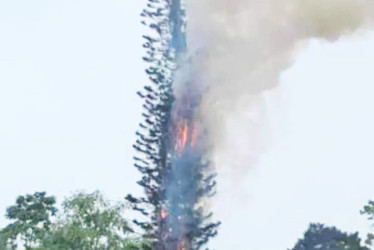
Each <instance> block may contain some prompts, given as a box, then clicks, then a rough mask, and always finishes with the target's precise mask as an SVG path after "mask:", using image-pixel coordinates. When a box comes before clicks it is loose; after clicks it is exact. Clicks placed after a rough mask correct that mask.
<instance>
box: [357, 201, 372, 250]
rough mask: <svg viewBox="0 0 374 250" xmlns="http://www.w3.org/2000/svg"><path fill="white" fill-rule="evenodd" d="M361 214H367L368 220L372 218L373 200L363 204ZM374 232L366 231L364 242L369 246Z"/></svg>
mask: <svg viewBox="0 0 374 250" xmlns="http://www.w3.org/2000/svg"><path fill="white" fill-rule="evenodd" d="M360 213H361V214H363V215H366V216H368V220H373V219H374V201H369V203H368V205H366V206H364V209H363V210H361V211H360ZM373 240H374V234H371V233H368V234H367V236H366V240H365V243H366V244H367V245H369V246H372V245H373Z"/></svg>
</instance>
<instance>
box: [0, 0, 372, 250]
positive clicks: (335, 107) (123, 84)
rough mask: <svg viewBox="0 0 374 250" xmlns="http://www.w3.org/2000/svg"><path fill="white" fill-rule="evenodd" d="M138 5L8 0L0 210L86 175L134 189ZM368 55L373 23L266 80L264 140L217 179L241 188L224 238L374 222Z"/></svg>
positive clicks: (249, 240) (2, 4) (230, 241)
mask: <svg viewBox="0 0 374 250" xmlns="http://www.w3.org/2000/svg"><path fill="white" fill-rule="evenodd" d="M143 6H144V1H140V0H136V1H128V0H117V1H115V0H107V1H98V0H79V1H78V0H64V1H52V0H44V1H43V0H38V1H26V0H23V1H21V0H19V1H10V0H7V1H0V167H1V170H2V171H1V175H0V176H1V180H0V190H1V193H0V194H1V195H0V215H1V214H4V213H5V207H6V206H8V205H10V204H12V203H13V202H14V200H15V198H16V196H17V195H20V194H25V193H33V192H35V191H43V190H45V191H47V192H48V193H49V194H53V195H56V196H57V197H58V199H59V201H61V199H62V198H63V197H64V196H67V195H69V194H70V193H71V192H73V191H75V190H79V189H84V190H88V191H92V190H96V189H99V190H102V191H103V192H104V193H105V194H106V195H107V196H108V197H109V198H111V199H117V200H119V199H121V198H122V197H124V196H125V195H126V194H127V193H129V192H138V188H137V187H136V184H135V182H136V180H137V179H138V178H139V176H138V174H137V173H136V171H135V169H134V168H133V167H132V159H131V158H132V153H133V151H132V148H131V145H132V143H133V142H134V132H135V130H136V128H137V124H138V121H139V117H140V111H141V110H140V106H141V105H140V102H139V100H138V98H137V96H136V94H135V92H136V91H137V90H138V89H140V88H141V86H142V84H143V83H145V82H146V76H145V74H144V73H143V72H144V71H143V68H144V65H143V63H142V61H141V55H142V54H143V50H142V48H141V44H142V39H141V34H142V33H144V30H142V26H141V25H140V24H139V21H140V19H139V13H140V10H141V8H142V7H143ZM372 65H374V33H365V34H358V35H357V36H355V37H353V38H352V37H351V38H344V39H341V40H339V41H337V42H335V43H333V44H331V43H326V42H321V41H311V42H310V43H309V44H307V45H306V46H305V48H303V49H301V50H300V51H299V52H298V53H295V63H294V66H292V67H291V68H290V69H288V70H287V71H286V72H284V73H283V74H282V78H281V85H280V87H279V88H277V89H275V90H272V91H269V92H267V93H265V95H266V97H267V98H266V100H267V103H266V104H267V111H268V125H267V126H268V127H267V128H266V131H267V132H268V133H269V136H268V138H269V142H268V146H267V150H266V151H265V152H264V153H263V155H262V156H261V157H260V161H259V162H258V164H257V165H256V166H248V168H249V170H248V173H247V176H245V177H243V178H242V180H241V184H239V185H240V186H239V188H231V187H222V186H221V187H220V189H219V191H221V192H227V193H228V195H232V194H231V193H230V192H232V191H233V190H237V189H239V190H240V191H241V192H240V194H236V195H234V198H233V205H232V206H231V207H229V208H228V209H227V211H226V212H225V214H222V210H221V212H220V213H221V214H218V215H217V216H220V217H222V218H226V219H225V220H224V223H225V224H223V226H222V230H221V231H220V236H219V237H218V238H217V239H215V241H214V245H215V246H216V247H215V248H216V250H228V249H235V250H248V249H260V250H262V249H264V250H273V249H274V250H277V249H286V248H287V247H291V246H292V245H293V244H294V242H296V240H297V238H298V237H301V236H302V233H303V231H305V230H306V228H307V225H308V223H309V222H325V223H327V224H329V225H336V226H337V227H339V228H341V229H342V230H347V231H356V230H359V229H360V230H362V232H364V231H365V230H366V229H367V228H368V226H369V223H368V222H367V221H366V220H365V218H364V217H362V216H360V215H359V210H360V209H361V207H362V206H363V205H365V203H366V202H367V200H368V199H371V198H373V199H374V192H373V190H374V181H373V176H374V168H373V166H374V158H373V155H374V154H373V152H372V150H373V139H374V132H373V129H372V128H373V127H374V118H373V116H372V114H373V112H372V109H373V107H374V99H373V97H372V93H373V91H374V86H373V84H372V83H373V81H374V73H373V66H372ZM226 188H227V189H226ZM243 208H244V209H243ZM227 218H229V219H227ZM5 223H6V222H5V221H4V218H3V216H0V225H4V224H5ZM233 226H235V227H240V228H242V230H235V231H233V230H230V229H231V228H232V227H233ZM238 231H239V232H238Z"/></svg>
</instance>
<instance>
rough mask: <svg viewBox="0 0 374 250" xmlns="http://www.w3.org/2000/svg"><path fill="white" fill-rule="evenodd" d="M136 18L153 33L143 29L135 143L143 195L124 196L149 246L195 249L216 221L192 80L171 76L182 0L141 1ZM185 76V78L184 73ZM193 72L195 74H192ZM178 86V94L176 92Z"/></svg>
mask: <svg viewBox="0 0 374 250" xmlns="http://www.w3.org/2000/svg"><path fill="white" fill-rule="evenodd" d="M141 15H142V16H143V17H144V18H145V20H144V21H143V22H142V23H143V24H144V25H147V26H148V27H150V28H151V30H152V32H153V35H152V36H144V39H145V43H144V44H143V47H144V48H145V49H146V54H147V55H146V56H145V57H144V58H143V59H144V61H146V62H147V63H149V67H148V68H147V70H146V73H147V74H148V75H149V79H150V80H151V85H150V86H145V87H144V91H142V92H138V95H139V96H140V97H141V98H143V99H144V104H143V107H144V112H143V114H142V115H143V117H144V122H142V123H140V125H139V126H140V128H141V131H140V132H137V133H136V134H137V136H138V139H137V140H136V143H135V145H134V148H135V149H136V151H137V152H138V153H139V155H137V156H136V157H134V160H135V167H136V168H137V169H138V170H139V171H140V172H141V173H142V179H141V180H140V181H139V182H138V184H139V185H140V186H142V187H143V188H144V191H145V197H142V198H135V197H133V196H131V195H128V196H127V197H126V199H127V200H128V201H130V202H131V203H132V205H133V209H134V210H137V211H139V212H141V213H142V214H143V215H144V216H146V218H148V219H145V221H141V222H140V221H138V220H135V221H134V222H135V223H136V224H137V225H139V226H140V227H142V228H143V229H144V230H145V232H146V233H145V237H147V238H148V239H149V240H150V241H151V243H152V247H153V248H154V249H156V250H195V249H196V250H197V249H201V248H202V246H203V245H205V244H206V243H207V242H208V240H209V238H211V237H213V236H215V235H216V234H217V227H218V225H219V223H213V222H211V216H212V213H209V212H207V211H206V209H205V208H204V201H205V200H206V199H207V198H209V197H210V196H212V195H214V187H215V181H214V177H215V175H214V173H212V171H211V168H210V164H209V161H208V160H207V159H206V153H205V152H206V147H207V145H206V143H205V141H206V140H204V139H205V137H206V131H205V130H204V128H203V126H202V124H201V123H200V122H199V119H198V112H199V104H200V97H201V96H200V95H201V93H200V92H199V91H196V89H198V88H196V87H197V84H198V83H197V80H190V79H188V80H185V81H183V82H181V81H179V80H178V81H176V80H175V79H176V77H175V75H176V72H177V71H178V70H181V69H182V68H183V65H182V64H183V57H184V55H185V54H186V51H187V45H186V37H185V25H186V23H185V8H184V6H183V3H182V2H181V0H148V4H147V7H146V9H144V11H143V13H142V14H141ZM191 79H192V78H191ZM196 79H197V78H196ZM175 85H178V95H176V94H175V92H176V91H175Z"/></svg>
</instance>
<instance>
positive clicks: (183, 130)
mask: <svg viewBox="0 0 374 250" xmlns="http://www.w3.org/2000/svg"><path fill="white" fill-rule="evenodd" d="M188 132H189V131H188V126H187V123H186V122H183V123H182V124H181V125H180V126H179V127H178V134H177V145H176V149H177V151H178V152H179V153H181V152H182V151H183V150H184V148H185V147H186V145H187V141H188Z"/></svg>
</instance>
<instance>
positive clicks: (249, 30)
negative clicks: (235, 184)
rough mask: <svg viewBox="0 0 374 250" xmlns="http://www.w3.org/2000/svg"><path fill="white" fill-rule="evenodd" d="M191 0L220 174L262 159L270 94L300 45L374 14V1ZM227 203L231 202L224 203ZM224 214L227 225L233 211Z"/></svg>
mask: <svg viewBox="0 0 374 250" xmlns="http://www.w3.org/2000/svg"><path fill="white" fill-rule="evenodd" d="M186 4H187V15H188V26H187V34H188V44H189V50H190V51H194V53H195V55H194V58H195V59H193V64H194V66H195V67H196V68H197V71H198V75H199V78H200V79H201V80H202V82H203V83H204V84H206V87H207V92H206V93H205V94H204V96H203V102H202V110H201V117H202V119H203V121H204V123H205V124H206V125H207V127H208V130H209V133H210V135H211V145H213V152H212V154H213V155H212V159H213V162H214V165H215V166H216V167H217V171H218V175H219V177H218V180H219V181H221V180H223V179H225V178H226V177H227V178H226V181H227V179H230V178H232V177H233V176H243V175H242V174H243V173H245V172H246V171H248V169H250V168H251V167H253V166H254V165H255V162H256V159H257V157H258V156H259V154H260V153H261V150H262V148H263V146H264V136H262V134H263V131H262V130H261V129H260V128H261V127H262V126H263V125H264V120H265V119H264V117H266V115H265V113H264V108H263V105H262V102H263V101H262V95H263V93H264V92H265V91H266V90H269V89H272V88H275V87H276V86H277V84H278V79H279V76H280V74H281V72H282V71H283V70H285V69H286V68H288V67H289V66H290V65H291V64H292V58H293V55H294V54H295V51H296V50H297V49H299V48H300V47H302V45H303V44H304V42H305V41H308V39H310V38H320V39H324V40H328V41H334V40H336V39H338V38H340V37H342V36H349V35H352V34H357V33H358V32H360V31H362V30H367V29H369V28H370V27H371V25H372V23H373V19H374V1H373V0H188V1H186ZM238 173H240V174H238ZM235 181H236V180H235ZM221 185H222V184H221ZM218 189H219V193H220V192H227V193H228V192H233V190H222V189H221V188H220V184H218ZM238 189H239V188H238ZM220 197H221V198H220ZM222 197H224V198H225V199H227V198H228V197H230V195H225V194H219V196H218V199H222ZM225 203H226V204H227V203H230V201H228V200H226V201H224V202H218V204H221V205H222V204H225ZM219 219H222V222H223V227H225V223H226V221H225V218H219Z"/></svg>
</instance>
